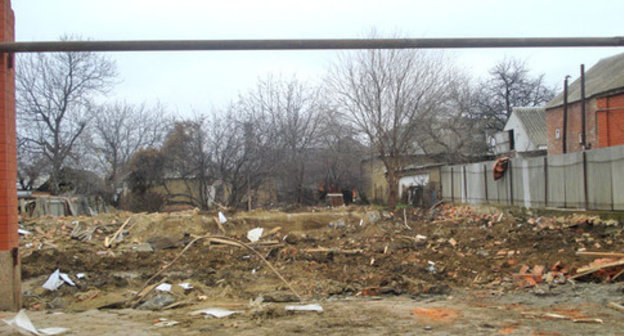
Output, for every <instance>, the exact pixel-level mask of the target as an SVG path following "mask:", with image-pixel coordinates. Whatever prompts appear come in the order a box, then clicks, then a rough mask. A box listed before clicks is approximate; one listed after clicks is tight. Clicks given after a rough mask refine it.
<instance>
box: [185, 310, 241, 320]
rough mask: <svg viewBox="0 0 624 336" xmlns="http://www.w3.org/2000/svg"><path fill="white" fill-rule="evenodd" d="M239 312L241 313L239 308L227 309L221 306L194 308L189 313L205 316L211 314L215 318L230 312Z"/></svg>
mask: <svg viewBox="0 0 624 336" xmlns="http://www.w3.org/2000/svg"><path fill="white" fill-rule="evenodd" d="M240 313H242V311H240V310H227V309H223V308H208V309H201V310H196V311H194V312H192V313H191V315H206V316H212V317H216V318H222V317H227V316H230V315H232V314H240Z"/></svg>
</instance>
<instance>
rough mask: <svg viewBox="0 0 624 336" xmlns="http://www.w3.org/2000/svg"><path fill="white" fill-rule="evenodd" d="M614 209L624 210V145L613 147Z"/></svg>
mask: <svg viewBox="0 0 624 336" xmlns="http://www.w3.org/2000/svg"><path fill="white" fill-rule="evenodd" d="M610 149H611V176H612V182H611V183H612V190H613V209H614V210H624V146H617V147H611V148H610Z"/></svg>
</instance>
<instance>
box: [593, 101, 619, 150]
mask: <svg viewBox="0 0 624 336" xmlns="http://www.w3.org/2000/svg"><path fill="white" fill-rule="evenodd" d="M597 107H598V112H597V115H598V132H599V146H598V147H608V146H616V145H622V144H624V94H619V95H613V96H609V97H603V98H598V99H597Z"/></svg>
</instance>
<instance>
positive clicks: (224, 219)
mask: <svg viewBox="0 0 624 336" xmlns="http://www.w3.org/2000/svg"><path fill="white" fill-rule="evenodd" d="M219 222H221V224H223V223H225V222H227V218H225V215H224V214H223V212H221V211H219Z"/></svg>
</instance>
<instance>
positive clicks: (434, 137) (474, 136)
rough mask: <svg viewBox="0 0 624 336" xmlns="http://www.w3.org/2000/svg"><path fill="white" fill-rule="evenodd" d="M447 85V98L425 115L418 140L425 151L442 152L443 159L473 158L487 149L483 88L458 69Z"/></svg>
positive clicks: (452, 160)
mask: <svg viewBox="0 0 624 336" xmlns="http://www.w3.org/2000/svg"><path fill="white" fill-rule="evenodd" d="M447 89H448V96H447V99H446V100H445V101H444V102H442V103H441V104H440V105H439V106H438V108H437V109H436V113H431V114H428V115H424V116H423V119H422V120H421V122H420V125H419V130H420V131H421V132H419V134H418V135H417V138H418V143H419V144H420V145H421V149H422V150H423V151H424V152H425V153H427V154H434V155H438V156H439V157H440V159H441V160H444V161H447V162H462V161H469V160H470V159H471V157H474V156H476V155H483V154H484V153H486V152H487V144H486V139H485V130H486V125H487V124H486V122H487V121H486V120H483V119H482V118H481V115H480V113H479V112H480V110H479V98H480V95H479V90H478V88H477V87H475V85H474V84H472V80H471V79H470V78H469V77H467V76H465V75H463V74H461V73H460V72H458V71H454V77H453V79H452V80H451V81H449V85H448V86H447Z"/></svg>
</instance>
